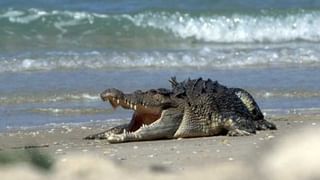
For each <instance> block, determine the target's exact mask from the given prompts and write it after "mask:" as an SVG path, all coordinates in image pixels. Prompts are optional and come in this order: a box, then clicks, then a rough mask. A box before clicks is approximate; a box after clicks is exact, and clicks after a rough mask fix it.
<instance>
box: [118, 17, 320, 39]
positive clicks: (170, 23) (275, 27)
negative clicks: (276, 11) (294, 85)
mask: <svg viewBox="0 0 320 180" xmlns="http://www.w3.org/2000/svg"><path fill="white" fill-rule="evenodd" d="M123 18H127V19H129V20H131V21H132V22H133V23H134V24H136V25H137V26H141V27H153V28H156V29H161V30H164V31H167V32H173V33H174V34H175V35H176V36H178V37H181V38H195V39H197V40H202V41H208V42H221V43H232V42H266V41H267V42H281V41H291V40H297V39H302V40H308V41H319V40H320V31H319V30H318V27H319V26H320V14H319V13H318V12H313V13H312V12H311V13H305V14H303V13H301V14H299V13H297V14H292V15H287V16H268V15H265V16H261V15H260V16H257V17H255V16H249V15H242V14H234V15H231V16H218V15H212V16H199V17H192V16H190V15H189V14H183V13H178V12H177V13H175V14H170V13H151V12H150V13H141V14H137V15H133V16H129V15H125V16H123Z"/></svg>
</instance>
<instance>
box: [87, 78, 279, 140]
mask: <svg viewBox="0 0 320 180" xmlns="http://www.w3.org/2000/svg"><path fill="white" fill-rule="evenodd" d="M170 82H171V84H172V90H168V89H151V90H148V91H145V92H142V91H135V92H134V93H132V94H124V93H123V92H121V91H120V90H117V89H107V90H105V91H104V92H103V93H101V98H102V100H104V101H109V102H110V104H111V105H112V106H113V107H114V108H116V107H118V106H121V107H122V108H125V109H132V110H134V114H133V116H132V119H131V121H130V123H129V124H124V125H120V126H117V127H114V128H111V129H109V130H107V131H104V132H102V133H98V134H94V135H90V136H87V137H86V138H85V139H107V140H108V141H109V142H110V143H121V142H129V141H143V140H154V139H165V138H169V139H170V138H188V137H200V136H212V135H217V134H221V133H223V132H226V131H227V135H230V136H244V135H250V134H254V133H255V132H256V130H266V129H276V126H275V125H274V124H272V123H271V122H268V121H266V120H264V116H263V114H262V113H261V111H260V108H259V107H258V105H257V103H256V102H255V101H254V99H253V97H252V96H251V95H250V94H249V93H248V92H247V91H245V90H243V89H239V88H227V87H225V86H223V85H221V84H219V83H218V82H217V81H211V80H210V79H208V80H202V79H201V78H199V79H193V80H190V79H189V80H186V81H183V82H177V81H176V79H175V78H172V79H171V80H170Z"/></svg>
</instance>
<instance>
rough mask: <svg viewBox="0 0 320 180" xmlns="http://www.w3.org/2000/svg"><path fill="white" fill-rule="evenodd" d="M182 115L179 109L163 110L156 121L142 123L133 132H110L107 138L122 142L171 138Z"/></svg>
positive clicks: (110, 140) (112, 141)
mask: <svg viewBox="0 0 320 180" xmlns="http://www.w3.org/2000/svg"><path fill="white" fill-rule="evenodd" d="M182 116H183V115H182V113H181V112H180V111H177V110H174V109H168V110H163V111H162V113H161V117H160V118H159V119H158V120H157V121H156V122H154V123H152V124H150V125H142V126H141V127H140V128H139V129H138V130H136V131H134V132H127V131H124V132H123V133H122V134H111V135H110V136H109V137H108V138H107V140H108V141H109V142H110V143H122V142H130V141H145V140H154V139H168V138H173V135H174V133H175V132H176V131H177V129H178V127H179V125H180V123H181V120H182Z"/></svg>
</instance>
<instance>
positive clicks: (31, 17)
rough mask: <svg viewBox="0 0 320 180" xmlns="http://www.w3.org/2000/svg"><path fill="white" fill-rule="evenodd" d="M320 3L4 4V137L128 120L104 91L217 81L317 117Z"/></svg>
mask: <svg viewBox="0 0 320 180" xmlns="http://www.w3.org/2000/svg"><path fill="white" fill-rule="evenodd" d="M319 27H320V1H312V0H297V1H296V0H264V1H260V0H222V1H198V0H194V1H191V0H186V1H175V0H171V1H164V0H162V1H160V0H124V1H115V0H106V1H99V0H90V1H85V0H48V1H42V0H29V1H23V2H22V1H18V0H2V1H1V2H0V131H4V130H6V129H10V128H21V127H34V126H45V125H48V124H61V123H83V122H90V121H113V120H119V119H130V116H131V114H132V112H131V111H128V110H121V109H119V110H116V111H113V110H112V108H111V106H110V105H109V104H108V103H105V102H102V101H101V100H100V97H99V93H100V92H102V91H103V90H104V89H106V88H112V87H114V88H119V89H121V90H123V91H124V92H132V91H134V90H137V89H141V90H147V89H151V88H160V87H162V88H169V87H170V84H169V82H168V79H169V78H170V77H172V76H176V77H177V79H178V80H184V79H186V78H188V77H191V78H198V77H200V76H202V77H203V78H205V79H206V78H211V79H212V80H218V81H219V82H220V83H222V84H225V85H227V86H230V87H241V88H244V89H247V90H248V91H249V92H250V93H252V95H253V96H254V97H255V98H256V101H257V102H258V104H259V105H260V107H261V108H262V111H263V112H265V113H266V115H267V116H268V115H272V114H288V113H297V114H300V113H318V112H319V111H320V30H319Z"/></svg>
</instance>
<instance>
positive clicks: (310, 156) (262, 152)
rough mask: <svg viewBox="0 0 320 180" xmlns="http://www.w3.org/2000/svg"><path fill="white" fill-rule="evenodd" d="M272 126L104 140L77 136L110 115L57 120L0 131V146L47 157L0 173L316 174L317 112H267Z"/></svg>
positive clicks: (98, 127) (319, 161)
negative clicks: (41, 163) (41, 165)
mask: <svg viewBox="0 0 320 180" xmlns="http://www.w3.org/2000/svg"><path fill="white" fill-rule="evenodd" d="M271 121H273V122H274V123H275V124H276V125H277V127H278V130H276V131H259V132H258V133H257V134H256V135H252V136H245V137H227V136H214V137H203V138H190V139H179V140H177V139H173V140H157V141H144V142H133V143H123V144H108V143H107V142H106V141H103V140H99V141H88V140H82V137H84V136H86V135H88V134H92V133H96V132H100V131H103V130H104V129H106V128H108V127H110V126H113V125H115V124H112V123H107V122H105V123H91V124H86V125H79V126H70V125H64V126H59V127H48V128H45V129H29V130H20V131H14V130H12V131H11V132H6V133H2V134H0V152H2V153H3V152H20V151H24V149H23V147H25V146H29V147H31V148H32V147H33V146H34V147H33V148H37V149H39V150H40V151H41V152H43V153H48V154H50V155H51V156H52V157H53V158H54V159H55V164H54V167H53V169H52V170H51V171H49V172H46V173H44V172H41V171H39V170H37V169H34V168H33V167H32V166H30V165H26V164H24V163H20V164H15V165H6V166H0V174H1V179H21V177H23V178H24V179H43V178H46V179H61V178H63V179H120V178H122V179H138V178H139V179H150V178H152V179H195V178H197V179H198V178H210V179H319V178H320V171H319V170H318V169H319V168H320V153H319V152H320V115H317V114H313V115H292V116H282V117H281V116H276V117H272V118H271Z"/></svg>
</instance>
